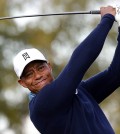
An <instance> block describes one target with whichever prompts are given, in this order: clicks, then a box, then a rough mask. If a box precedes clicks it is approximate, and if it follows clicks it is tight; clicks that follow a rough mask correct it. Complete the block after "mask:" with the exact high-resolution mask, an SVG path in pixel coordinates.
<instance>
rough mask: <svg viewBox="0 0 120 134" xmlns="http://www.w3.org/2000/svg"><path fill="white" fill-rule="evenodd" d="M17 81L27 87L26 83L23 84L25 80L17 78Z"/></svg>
mask: <svg viewBox="0 0 120 134" xmlns="http://www.w3.org/2000/svg"><path fill="white" fill-rule="evenodd" d="M18 83H19V84H20V85H21V86H23V87H25V88H27V86H26V84H25V82H24V81H23V80H21V79H19V80H18Z"/></svg>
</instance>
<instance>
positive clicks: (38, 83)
mask: <svg viewBox="0 0 120 134" xmlns="http://www.w3.org/2000/svg"><path fill="white" fill-rule="evenodd" d="M46 80H47V79H46V78H45V79H42V80H40V81H38V82H37V83H35V86H39V85H41V84H44V83H46Z"/></svg>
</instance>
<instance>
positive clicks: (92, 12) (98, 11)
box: [90, 10, 100, 14]
mask: <svg viewBox="0 0 120 134" xmlns="http://www.w3.org/2000/svg"><path fill="white" fill-rule="evenodd" d="M90 13H91V14H100V10H93V11H90Z"/></svg>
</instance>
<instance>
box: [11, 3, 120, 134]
mask: <svg viewBox="0 0 120 134" xmlns="http://www.w3.org/2000/svg"><path fill="white" fill-rule="evenodd" d="M100 12H101V20H100V23H99V24H98V25H97V27H96V28H95V29H94V30H93V31H92V32H91V33H90V34H89V35H88V36H87V37H86V39H85V40H84V41H83V42H81V43H80V45H78V46H77V47H76V49H75V50H74V51H73V54H72V56H71V58H70V60H69V62H68V64H67V65H66V66H65V67H64V69H63V70H62V71H61V73H60V74H59V76H58V77H57V78H56V79H54V77H53V75H52V67H51V65H50V63H49V62H48V60H47V59H46V58H45V57H44V55H43V54H42V53H41V52H40V51H38V50H37V49H35V48H30V49H25V50H22V51H21V52H19V53H18V54H17V55H16V56H15V57H14V60H13V64H14V70H15V72H16V74H17V76H18V78H19V80H18V82H19V84H20V85H22V86H23V87H25V88H28V89H29V90H30V91H31V93H30V103H29V110H30V118H31V120H32V122H33V124H34V126H35V127H36V128H37V130H38V131H39V132H40V133H41V134H114V130H113V129H112V127H111V125H110V123H109V122H108V120H107V118H106V117H105V115H104V113H103V111H102V110H101V108H100V107H99V103H101V102H102V101H103V100H104V99H105V98H106V97H108V96H109V95H110V94H111V93H112V92H114V91H115V90H116V89H117V88H118V87H119V85H120V34H119V35H118V45H117V48H116V51H115V54H114V58H113V60H112V63H111V64H110V66H109V67H108V68H107V69H106V70H104V71H103V72H100V73H98V74H96V75H95V76H92V77H91V78H89V79H87V80H82V79H83V76H84V75H85V73H86V71H87V70H88V68H89V67H90V66H91V64H92V63H93V62H94V61H95V59H96V58H97V57H98V55H99V54H100V52H101V50H102V48H103V45H104V42H105V39H106V37H107V34H108V33H109V31H110V29H111V27H112V25H113V23H114V21H115V15H116V9H115V8H113V7H111V6H108V7H101V8H100ZM119 32H120V30H119ZM108 45H109V44H108Z"/></svg>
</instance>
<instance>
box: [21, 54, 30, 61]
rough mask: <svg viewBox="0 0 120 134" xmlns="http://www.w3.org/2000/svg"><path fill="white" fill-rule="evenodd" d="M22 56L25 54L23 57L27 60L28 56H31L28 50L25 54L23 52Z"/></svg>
mask: <svg viewBox="0 0 120 134" xmlns="http://www.w3.org/2000/svg"><path fill="white" fill-rule="evenodd" d="M22 56H23V58H24V59H25V60H27V59H28V58H30V56H29V55H28V53H27V52H26V53H24V54H22Z"/></svg>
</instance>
